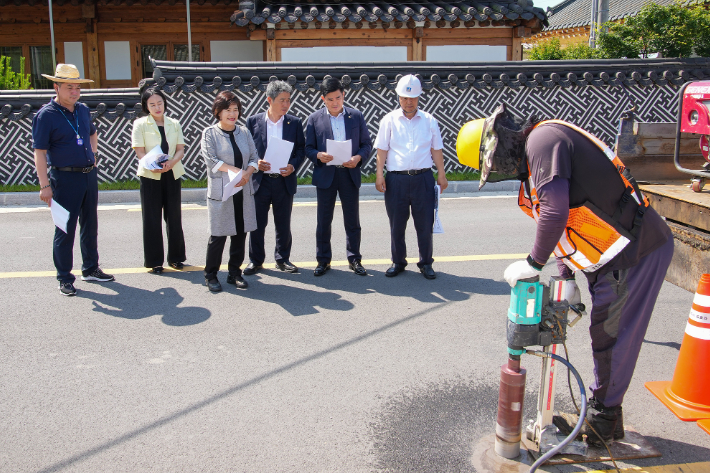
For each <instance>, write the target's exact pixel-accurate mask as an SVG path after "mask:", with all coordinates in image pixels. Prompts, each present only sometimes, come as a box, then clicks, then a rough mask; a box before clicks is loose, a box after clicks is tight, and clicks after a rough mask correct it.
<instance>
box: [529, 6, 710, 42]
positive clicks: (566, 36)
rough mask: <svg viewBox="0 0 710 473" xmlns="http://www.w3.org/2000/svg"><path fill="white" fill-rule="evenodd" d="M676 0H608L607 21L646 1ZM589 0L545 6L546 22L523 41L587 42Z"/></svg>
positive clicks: (626, 14) (633, 13) (633, 10)
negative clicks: (557, 40)
mask: <svg viewBox="0 0 710 473" xmlns="http://www.w3.org/2000/svg"><path fill="white" fill-rule="evenodd" d="M676 1H677V0H609V21H614V22H617V21H622V22H623V21H624V18H629V17H632V16H636V15H638V13H639V12H640V11H641V9H642V8H643V7H644V6H646V5H647V4H649V3H656V4H658V5H663V6H665V5H671V4H673V3H676ZM696 3H707V0H684V1H683V4H685V5H693V4H696ZM591 12H592V0H564V1H563V2H560V3H558V4H557V5H555V6H553V7H548V8H547V18H548V20H547V21H548V25H547V26H546V27H545V28H544V29H543V30H542V31H541V32H540V33H538V34H535V35H533V37H532V38H531V39H530V40H529V41H527V42H532V43H537V42H539V41H545V40H548V39H552V38H557V39H559V40H560V45H562V47H565V46H568V45H571V44H579V43H588V42H589V31H590V25H591V24H592V20H591V18H592V15H591Z"/></svg>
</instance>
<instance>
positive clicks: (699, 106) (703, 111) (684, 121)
mask: <svg viewBox="0 0 710 473" xmlns="http://www.w3.org/2000/svg"><path fill="white" fill-rule="evenodd" d="M676 127H677V128H676V138H675V153H674V156H673V159H674V163H675V167H676V168H677V169H678V170H679V171H681V172H684V173H686V174H690V175H692V176H693V178H692V179H691V181H690V182H691V185H690V186H691V188H692V189H693V191H695V192H700V191H702V190H703V187H705V180H706V179H707V178H708V177H710V81H697V82H686V83H685V84H683V86H682V87H681V88H680V92H679V103H678V121H677V124H676ZM681 132H683V133H698V134H700V151H701V152H702V154H703V158H705V161H706V162H705V163H704V164H703V169H702V170H693V169H686V168H684V167H683V166H681V165H680V159H679V157H680V134H681Z"/></svg>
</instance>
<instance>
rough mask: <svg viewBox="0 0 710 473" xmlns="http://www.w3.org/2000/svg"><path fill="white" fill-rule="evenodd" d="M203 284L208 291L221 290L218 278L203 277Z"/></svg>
mask: <svg viewBox="0 0 710 473" xmlns="http://www.w3.org/2000/svg"><path fill="white" fill-rule="evenodd" d="M205 286H207V289H209V290H210V292H220V291H222V285H221V284H220V283H219V279H217V278H212V279H205Z"/></svg>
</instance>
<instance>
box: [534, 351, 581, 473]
mask: <svg viewBox="0 0 710 473" xmlns="http://www.w3.org/2000/svg"><path fill="white" fill-rule="evenodd" d="M525 353H528V354H530V355H535V356H539V357H541V358H552V359H553V360H557V361H559V362H560V363H562V364H563V365H565V366H566V367H567V369H568V370H570V372H571V373H572V374H573V375H574V377H575V378H576V379H577V383H578V384H579V392H580V394H581V396H582V410H581V411H580V412H579V419H578V420H577V425H575V426H574V430H572V432H571V433H570V434H569V435H568V436H567V438H565V439H564V440H563V441H562V442H561V443H560V444H559V445H557V446H556V447H555V448H553V449H552V450H550V451H549V452H547V453H546V454H544V455H543V456H541V457H540V458H538V459H537V461H536V462H535V463H533V464H532V466H531V467H530V471H529V472H528V473H535V471H537V469H538V467H539V466H540V465H542V464H543V463H545V462H546V461H547V460H549V459H550V458H552V457H553V456H555V455H556V454H557V452H559V451H560V450H562V449H563V448H564V446H565V445H567V444H568V443H570V442H571V441H572V440H573V439H574V438H575V437H576V436H577V434H578V433H579V431H580V429H581V428H582V425H583V424H584V418H585V417H586V416H587V394H586V391H585V390H584V382H582V377H581V376H580V375H579V373H578V372H577V370H576V369H574V366H572V364H571V363H570V362H568V361H567V360H565V359H564V358H562V357H561V356H558V355H555V354H554V353H547V352H544V351H537V350H527V351H526V352H525Z"/></svg>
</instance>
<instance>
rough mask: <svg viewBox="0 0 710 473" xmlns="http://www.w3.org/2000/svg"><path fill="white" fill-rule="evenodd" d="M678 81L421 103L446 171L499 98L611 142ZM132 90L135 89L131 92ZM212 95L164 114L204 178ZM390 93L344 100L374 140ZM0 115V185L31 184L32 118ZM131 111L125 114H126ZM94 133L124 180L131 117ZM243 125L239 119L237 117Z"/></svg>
mask: <svg viewBox="0 0 710 473" xmlns="http://www.w3.org/2000/svg"><path fill="white" fill-rule="evenodd" d="M677 91H678V86H676V85H672V84H670V83H669V84H668V85H663V86H661V85H650V86H641V85H635V86H614V85H607V86H601V87H589V86H586V87H585V86H569V87H560V86H553V87H540V86H538V87H534V88H529V87H522V88H512V87H503V88H494V87H490V88H485V89H479V88H473V87H471V88H466V89H459V88H456V87H452V88H449V89H446V90H442V89H440V88H433V89H431V90H428V91H425V92H424V94H423V95H422V97H421V99H420V106H421V108H423V109H424V110H426V111H427V112H430V113H432V114H433V115H434V116H435V117H436V118H437V119H438V120H439V124H440V127H441V132H442V136H443V138H444V145H445V150H444V157H445V161H446V170H447V171H461V170H464V167H463V166H461V165H460V164H459V163H458V161H457V159H456V152H455V148H456V135H457V133H458V130H459V128H460V127H461V125H463V124H464V123H465V122H467V121H469V120H472V119H474V118H480V117H484V116H487V115H488V114H490V113H491V112H492V111H493V109H494V108H495V107H496V105H498V104H499V103H500V102H501V101H505V102H506V103H507V104H508V105H509V106H510V107H511V109H512V110H513V111H514V112H515V113H516V114H518V115H520V116H525V115H530V114H535V115H536V116H538V117H541V118H559V119H563V120H568V121H570V122H572V123H575V124H577V125H579V126H581V127H582V128H585V129H587V130H589V131H590V132H592V133H593V134H595V135H597V136H599V137H600V138H601V139H602V140H603V141H605V142H606V143H608V144H610V145H612V144H613V142H614V137H615V134H616V126H617V124H618V122H619V118H620V116H621V114H622V113H623V112H624V111H625V110H628V109H629V108H630V107H631V106H632V104H636V105H637V107H638V112H637V119H638V120H640V121H646V122H674V121H675V110H676V106H677V104H676V102H677V98H676V94H677ZM236 93H237V94H238V95H239V97H240V99H241V100H242V104H243V106H244V115H245V116H250V115H253V114H255V113H258V112H261V111H263V110H265V109H266V105H267V103H266V99H265V96H264V93H263V92H261V91H259V90H251V91H250V92H243V91H240V90H238V89H237V90H236ZM133 94H134V95H135V92H133ZM213 99H214V94H213V93H204V92H190V93H186V92H184V91H183V90H180V89H178V90H177V91H176V92H175V93H173V94H171V96H170V100H169V103H168V114H169V115H170V116H172V117H174V118H178V119H179V120H180V122H181V123H182V127H183V131H184V134H185V140H186V142H187V144H188V150H187V154H186V158H185V168H186V171H187V177H189V178H191V179H200V178H203V177H204V176H205V166H204V164H203V162H202V159H201V158H200V155H199V151H200V137H201V133H202V130H203V129H204V128H205V127H206V126H208V125H210V124H212V123H214V120H213V118H212V117H211V113H210V110H211V105H212V100H213ZM321 103H322V102H321V100H320V97H319V93H317V92H316V91H315V90H314V89H308V90H306V91H304V92H295V93H294V95H293V97H292V107H291V112H290V113H293V114H294V115H297V116H298V117H301V118H302V119H304V120H305V118H306V117H307V116H308V115H309V114H310V113H312V112H313V111H315V110H317V109H318V108H320V107H321ZM396 104H397V97H396V94H395V92H394V91H393V90H391V89H389V88H384V87H383V88H381V89H380V90H377V91H375V90H371V89H370V88H362V89H360V90H352V89H348V90H347V91H346V105H348V106H351V107H354V108H357V109H359V110H360V111H362V112H363V113H364V115H365V119H366V121H367V123H368V126H369V129H370V134H371V136H372V139H373V141H374V139H375V136H376V134H377V129H378V124H379V121H380V119H381V118H382V117H383V116H384V115H385V114H386V113H387V112H389V111H390V110H392V109H393V108H395V106H396ZM33 115H34V113H30V114H28V115H27V116H25V117H23V118H21V119H18V120H10V119H9V118H2V119H0V183H3V184H27V183H36V175H35V172H34V161H33V155H32V148H31V139H30V138H31V136H30V134H31V123H32V120H31V117H32V116H33ZM131 115H132V114H131ZM95 123H96V126H97V128H98V129H99V134H100V146H99V148H100V151H101V162H100V172H99V178H100V180H101V181H103V182H106V181H116V180H125V179H131V178H134V177H135V168H136V158H135V154H134V153H133V150H132V149H131V147H130V146H131V127H132V120H131V118H126V114H124V115H122V116H120V117H118V118H116V117H115V116H111V115H109V114H104V115H100V116H98V117H97V118H96V120H95ZM242 123H243V120H242ZM311 168H312V166H311V165H310V163H309V162H307V163H306V164H305V165H304V166H303V167H302V168H301V169H300V170H299V171H298V173H299V176H305V175H308V174H309V173H310V172H311ZM363 169H364V172H365V173H371V172H374V169H375V160H374V159H369V160H367V162H366V164H365V166H364V168H363Z"/></svg>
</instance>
